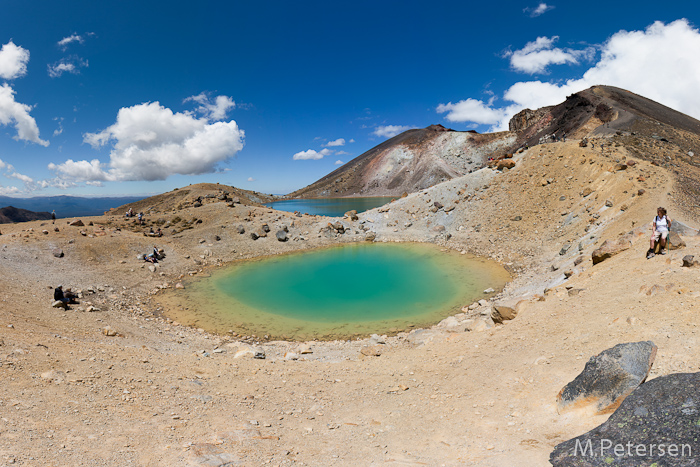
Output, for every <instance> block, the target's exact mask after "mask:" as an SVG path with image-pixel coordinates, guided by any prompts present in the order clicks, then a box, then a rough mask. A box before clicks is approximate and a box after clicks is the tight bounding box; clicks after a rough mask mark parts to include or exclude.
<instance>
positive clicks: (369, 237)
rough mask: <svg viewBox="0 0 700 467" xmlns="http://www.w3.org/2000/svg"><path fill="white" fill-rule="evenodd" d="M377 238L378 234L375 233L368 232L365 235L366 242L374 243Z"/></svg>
mask: <svg viewBox="0 0 700 467" xmlns="http://www.w3.org/2000/svg"><path fill="white" fill-rule="evenodd" d="M376 238H377V234H376V233H374V232H367V233H366V234H365V241H367V242H373V241H374V240H375V239H376Z"/></svg>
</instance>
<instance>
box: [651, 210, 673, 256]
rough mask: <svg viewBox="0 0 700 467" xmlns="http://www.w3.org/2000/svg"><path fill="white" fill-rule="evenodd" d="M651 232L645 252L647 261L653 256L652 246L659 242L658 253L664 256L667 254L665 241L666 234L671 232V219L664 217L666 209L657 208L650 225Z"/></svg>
mask: <svg viewBox="0 0 700 467" xmlns="http://www.w3.org/2000/svg"><path fill="white" fill-rule="evenodd" d="M651 228H652V232H651V239H650V240H649V251H647V259H649V258H651V257H653V256H654V245H655V244H656V242H659V253H660V254H662V255H665V254H666V253H668V247H667V243H668V242H667V239H668V232H669V231H670V230H671V219H669V217H668V216H667V215H666V208H662V207H660V208H658V209H657V210H656V216H655V217H654V220H653V221H652V224H651Z"/></svg>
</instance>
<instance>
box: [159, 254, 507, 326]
mask: <svg viewBox="0 0 700 467" xmlns="http://www.w3.org/2000/svg"><path fill="white" fill-rule="evenodd" d="M508 280H509V276H508V273H507V272H506V271H505V270H504V269H503V268H502V267H501V266H500V265H498V264H497V263H495V262H492V261H489V260H485V259H481V258H475V257H469V256H468V255H460V254H459V253H457V252H454V251H449V250H444V249H440V248H439V247H436V246H435V245H425V244H396V243H394V244H351V245H345V246H339V247H333V248H327V249H322V250H314V251H310V252H303V253H294V254H289V255H283V256H274V257H268V258H264V259H260V260H255V261H243V262H239V263H235V264H233V265H232V266H230V267H227V268H225V269H221V270H217V271H215V272H214V273H213V274H212V275H211V277H208V278H204V279H200V280H197V281H193V282H192V283H190V284H188V285H187V286H186V289H185V290H179V291H175V292H173V294H171V295H170V296H171V298H172V302H171V306H168V308H169V310H170V311H169V312H168V315H169V316H171V317H172V318H173V319H177V320H178V321H180V322H182V323H185V324H191V325H194V326H197V327H201V328H204V329H206V330H208V331H212V332H218V333H226V332H228V331H229V330H232V331H234V332H237V333H239V334H246V335H256V336H258V337H262V336H265V335H267V336H269V338H282V339H292V340H310V339H338V338H348V337H354V336H360V335H367V334H371V333H380V334H381V333H387V332H397V331H400V330H405V329H408V328H410V327H414V326H418V327H421V326H428V325H432V324H434V323H437V322H438V321H440V320H441V319H443V318H445V317H447V316H450V315H451V314H454V313H456V312H458V310H459V308H460V307H462V306H463V305H466V304H469V303H471V302H472V301H474V300H476V299H479V298H482V297H483V296H484V294H483V290H484V289H486V288H489V287H493V288H494V289H497V290H498V289H500V288H501V287H503V285H504V284H505V283H506V282H507V281H508Z"/></svg>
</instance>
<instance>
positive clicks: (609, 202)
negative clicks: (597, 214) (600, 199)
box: [605, 199, 613, 208]
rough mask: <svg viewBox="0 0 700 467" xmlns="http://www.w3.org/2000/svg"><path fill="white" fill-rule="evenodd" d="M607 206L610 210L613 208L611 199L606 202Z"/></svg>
mask: <svg viewBox="0 0 700 467" xmlns="http://www.w3.org/2000/svg"><path fill="white" fill-rule="evenodd" d="M605 205H606V206H607V207H609V208H611V207H613V202H612V200H611V199H608V200H605Z"/></svg>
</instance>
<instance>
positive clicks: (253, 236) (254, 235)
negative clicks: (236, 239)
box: [250, 232, 259, 240]
mask: <svg viewBox="0 0 700 467" xmlns="http://www.w3.org/2000/svg"><path fill="white" fill-rule="evenodd" d="M258 237H259V235H258V234H257V233H255V232H251V233H250V238H252V239H253V240H257V239H258Z"/></svg>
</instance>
